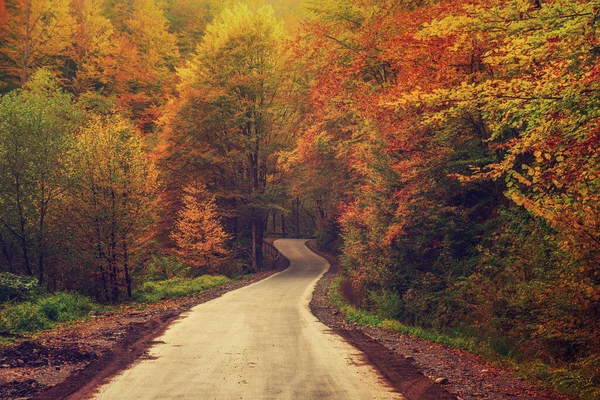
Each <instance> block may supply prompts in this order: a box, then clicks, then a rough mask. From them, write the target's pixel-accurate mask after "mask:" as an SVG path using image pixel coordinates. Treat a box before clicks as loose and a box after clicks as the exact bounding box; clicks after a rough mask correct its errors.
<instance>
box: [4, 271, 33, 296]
mask: <svg viewBox="0 0 600 400" xmlns="http://www.w3.org/2000/svg"><path fill="white" fill-rule="evenodd" d="M39 294H40V286H39V285H38V283H37V280H36V279H35V278H32V277H30V276H19V275H15V274H11V273H10V272H2V273H0V302H6V301H25V300H31V299H33V298H35V297H36V296H38V295H39Z"/></svg>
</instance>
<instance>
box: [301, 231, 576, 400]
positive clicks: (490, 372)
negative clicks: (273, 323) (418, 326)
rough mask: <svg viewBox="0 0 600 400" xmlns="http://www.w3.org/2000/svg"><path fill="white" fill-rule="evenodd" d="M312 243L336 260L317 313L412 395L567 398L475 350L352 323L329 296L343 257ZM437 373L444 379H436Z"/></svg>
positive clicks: (417, 399)
mask: <svg viewBox="0 0 600 400" xmlns="http://www.w3.org/2000/svg"><path fill="white" fill-rule="evenodd" d="M307 245H308V247H309V248H310V249H311V250H313V251H314V252H315V253H317V254H319V255H320V256H322V257H324V258H326V259H327V261H329V263H330V264H331V268H330V270H329V271H328V272H327V273H326V274H325V275H324V276H323V278H322V279H321V280H320V281H319V283H318V284H317V287H316V288H315V292H314V295H313V299H312V301H311V303H310V307H311V310H312V312H313V314H315V315H316V316H317V318H318V319H319V320H320V321H321V322H323V323H324V324H325V325H327V326H329V327H330V328H332V329H333V330H334V331H335V332H337V333H338V334H340V335H341V336H343V337H344V338H345V339H346V340H348V341H349V342H350V343H351V344H353V345H354V346H355V347H357V348H358V349H360V350H361V351H363V352H364V353H365V354H366V356H367V358H368V359H369V361H370V362H371V363H372V364H373V365H375V366H376V367H377V368H378V369H379V370H380V371H381V372H382V374H383V375H384V376H385V377H386V378H387V379H388V380H390V382H391V383H392V384H393V385H394V386H395V387H396V388H397V389H398V391H399V392H400V393H402V394H403V395H404V396H405V397H406V398H407V399H408V400H424V399H459V400H460V399H464V400H475V399H485V400H501V399H566V397H564V396H560V395H556V394H553V393H549V392H547V391H544V390H539V389H537V388H535V387H534V385H532V384H531V383H530V382H528V381H525V380H523V379H519V378H516V377H515V376H514V375H513V374H512V373H511V371H510V370H508V369H507V368H499V367H496V366H494V365H492V364H490V363H488V362H486V361H485V360H483V359H482V358H481V357H479V356H476V355H474V354H471V353H468V352H465V351H461V350H456V349H452V348H449V347H446V346H443V345H440V344H436V343H432V342H428V341H426V340H423V339H419V338H415V337H412V336H410V335H402V334H399V333H395V332H390V331H386V330H384V329H379V328H372V327H368V326H362V325H357V324H353V323H349V322H347V321H346V320H345V318H344V317H343V315H341V314H340V312H339V311H338V310H337V308H335V307H334V306H333V305H332V304H331V302H330V301H329V296H328V293H327V291H328V289H329V285H330V283H331V280H332V279H333V278H334V276H335V274H336V273H337V270H338V260H337V259H336V258H335V257H334V256H332V255H331V254H328V253H323V252H320V251H318V250H317V249H316V243H315V241H309V242H308V243H307ZM436 379H439V380H441V381H442V382H444V383H435V382H434V381H435V380H436Z"/></svg>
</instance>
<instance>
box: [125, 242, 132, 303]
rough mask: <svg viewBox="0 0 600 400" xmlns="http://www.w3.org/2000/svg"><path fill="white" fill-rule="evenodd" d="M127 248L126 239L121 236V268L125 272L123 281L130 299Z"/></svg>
mask: <svg viewBox="0 0 600 400" xmlns="http://www.w3.org/2000/svg"><path fill="white" fill-rule="evenodd" d="M127 250H128V249H127V240H125V238H123V270H124V272H125V283H126V285H127V298H129V299H131V297H132V291H131V275H130V274H129V252H128V251H127Z"/></svg>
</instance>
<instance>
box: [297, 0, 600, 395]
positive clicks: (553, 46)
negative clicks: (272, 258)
mask: <svg viewBox="0 0 600 400" xmlns="http://www.w3.org/2000/svg"><path fill="white" fill-rule="evenodd" d="M599 5H600V4H599V3H598V2H597V1H562V0H552V1H529V0H513V1H420V2H412V1H411V2H408V1H406V2H405V1H371V0H358V1H348V0H331V1H328V2H324V3H322V2H319V3H318V4H317V3H315V5H314V7H313V14H314V17H313V19H312V20H311V21H309V22H308V23H307V25H306V27H305V29H304V33H303V36H302V37H301V38H300V39H298V40H297V42H296V47H295V51H296V54H297V57H298V58H299V59H300V62H301V63H302V65H303V67H304V69H305V70H306V71H310V74H311V79H312V81H311V82H310V89H309V94H308V96H309V99H310V102H309V106H308V107H307V110H308V111H307V114H306V118H305V121H304V123H303V126H302V133H301V136H300V139H299V143H298V145H297V146H296V147H295V149H294V150H293V152H292V153H291V155H290V160H291V161H292V162H293V163H295V165H297V169H296V171H297V173H298V174H299V175H300V177H299V178H298V179H294V180H293V183H292V184H293V185H295V186H297V188H296V189H295V190H297V191H298V192H303V193H304V194H305V195H306V196H308V198H309V199H311V201H312V204H315V205H318V204H320V205H326V208H327V214H328V215H330V216H331V217H330V219H331V223H330V224H329V225H327V224H323V229H322V231H323V232H328V234H326V235H322V242H323V243H325V242H330V243H334V244H335V243H339V242H336V241H335V240H334V238H335V232H336V231H337V232H341V238H342V239H343V240H342V244H341V247H340V248H339V252H340V253H341V257H342V261H343V269H344V274H345V276H346V278H347V281H348V286H349V288H350V289H348V290H347V291H348V292H349V294H350V297H351V298H352V299H353V300H354V301H355V302H356V303H358V305H360V306H363V307H368V308H372V309H374V310H379V311H382V310H383V311H382V312H385V313H386V314H387V315H386V316H387V317H394V318H397V319H400V320H401V321H402V322H404V323H408V324H413V325H419V326H423V327H426V328H430V329H437V330H439V331H460V332H463V333H466V334H469V335H475V336H477V337H479V338H480V339H481V340H482V341H485V342H487V343H489V344H490V345H491V346H492V347H494V348H495V349H496V350H497V351H498V352H499V353H501V354H503V355H509V356H514V357H521V358H523V359H527V360H542V361H544V362H546V363H550V364H554V365H562V364H561V363H569V364H571V365H577V366H578V367H580V371H583V372H582V373H583V374H584V376H585V379H584V381H585V382H586V385H587V388H588V389H587V390H590V389H589V388H590V387H597V385H598V383H599V382H600V375H598V371H599V370H600V369H599V368H598V367H599V364H598V354H600V348H599V347H598V345H599V343H600V340H599V336H598V332H600V325H599V323H600V269H599V268H598V266H599V265H600V226H599V224H600V219H599V217H600V202H599V200H600V197H599V196H600V186H599V185H600V146H599V139H600V136H599V133H600V131H599V129H598V128H599V125H598V124H599V122H600V120H599V118H598V117H599V115H598V109H599V107H598V105H599V100H600V98H599V95H600V91H599V89H600V88H599V87H598V82H599V81H598V68H599V64H598V62H599V58H598V56H599V47H598V43H599V36H598V12H599V10H600V8H599ZM330 188H333V189H334V190H333V191H329V190H328V189H330ZM337 224H339V226H337V227H336V225H337ZM390 305H392V307H390ZM390 309H391V310H393V312H392V313H391V315H390ZM580 384H581V381H578V383H577V384H574V385H571V387H570V388H568V389H569V390H572V391H573V392H576V391H577V390H580V389H581V388H576V387H575V386H577V385H580ZM565 385H566V386H569V384H565Z"/></svg>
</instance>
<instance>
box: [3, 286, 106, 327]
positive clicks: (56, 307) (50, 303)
mask: <svg viewBox="0 0 600 400" xmlns="http://www.w3.org/2000/svg"><path fill="white" fill-rule="evenodd" d="M95 308H96V305H95V304H94V303H93V302H92V301H91V300H90V299H89V298H87V297H85V296H81V295H78V294H73V293H64V292H59V293H56V294H53V295H49V296H46V297H43V298H40V299H38V300H36V301H35V302H30V301H28V302H25V303H20V304H12V305H8V306H7V307H5V309H4V310H2V312H0V332H3V333H9V334H20V333H33V332H38V331H42V330H44V329H50V328H52V327H53V326H54V325H56V323H58V322H65V321H71V320H74V319H79V318H83V317H85V316H86V315H87V314H88V313H89V312H90V311H92V310H94V309H95Z"/></svg>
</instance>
